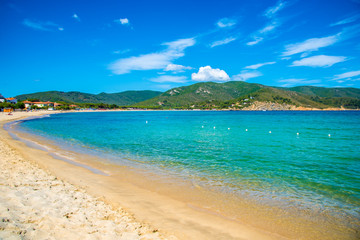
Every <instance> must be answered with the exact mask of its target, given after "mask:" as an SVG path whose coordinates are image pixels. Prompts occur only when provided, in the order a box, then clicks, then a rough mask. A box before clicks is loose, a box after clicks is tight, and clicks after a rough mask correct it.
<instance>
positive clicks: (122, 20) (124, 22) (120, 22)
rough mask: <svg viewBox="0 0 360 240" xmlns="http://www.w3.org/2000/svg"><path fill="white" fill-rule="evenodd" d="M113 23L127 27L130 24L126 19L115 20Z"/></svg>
mask: <svg viewBox="0 0 360 240" xmlns="http://www.w3.org/2000/svg"><path fill="white" fill-rule="evenodd" d="M114 22H116V23H119V24H121V25H129V24H130V22H129V19H127V18H120V19H116V20H114Z"/></svg>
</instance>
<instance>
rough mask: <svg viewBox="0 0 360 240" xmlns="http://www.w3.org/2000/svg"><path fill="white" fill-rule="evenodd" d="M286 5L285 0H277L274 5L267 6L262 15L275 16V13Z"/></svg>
mask: <svg viewBox="0 0 360 240" xmlns="http://www.w3.org/2000/svg"><path fill="white" fill-rule="evenodd" d="M285 5H286V2H283V1H279V2H278V3H277V4H276V5H275V6H273V7H270V8H268V9H267V10H266V11H265V13H264V15H265V16H266V17H268V18H273V17H275V15H276V13H277V12H279V11H280V10H281V9H283V8H284V7H285Z"/></svg>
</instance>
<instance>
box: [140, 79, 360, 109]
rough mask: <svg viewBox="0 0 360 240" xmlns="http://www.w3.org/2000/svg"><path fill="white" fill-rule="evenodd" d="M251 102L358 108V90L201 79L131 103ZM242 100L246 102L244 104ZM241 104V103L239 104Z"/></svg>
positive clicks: (193, 105)
mask: <svg viewBox="0 0 360 240" xmlns="http://www.w3.org/2000/svg"><path fill="white" fill-rule="evenodd" d="M254 101H258V102H273V103H279V104H288V105H295V106H303V107H312V108H328V107H341V106H344V107H345V108H353V109H354V108H359V107H360V89H356V88H321V87H311V86H304V87H294V88H279V87H269V86H265V85H260V84H256V83H246V82H238V81H236V82H235V81H233V82H226V83H214V82H203V83H196V84H193V85H190V86H185V87H178V88H173V89H170V90H168V91H166V92H164V93H162V94H160V95H159V96H157V97H154V98H152V99H149V100H146V101H143V102H139V103H137V104H134V106H138V107H140V106H141V107H161V108H228V107H230V106H234V105H237V106H240V108H241V106H242V105H241V104H243V107H244V106H248V105H249V104H251V103H252V102H254ZM244 102H246V103H245V104H244ZM240 103H241V104H240Z"/></svg>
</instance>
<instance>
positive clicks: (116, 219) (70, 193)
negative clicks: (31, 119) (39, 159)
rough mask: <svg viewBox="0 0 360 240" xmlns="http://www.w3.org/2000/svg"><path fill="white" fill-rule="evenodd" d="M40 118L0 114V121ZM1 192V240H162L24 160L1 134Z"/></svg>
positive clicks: (118, 210) (153, 231)
mask: <svg viewBox="0 0 360 240" xmlns="http://www.w3.org/2000/svg"><path fill="white" fill-rule="evenodd" d="M39 114H43V113H39V112H37V113H14V114H13V115H12V116H9V115H6V114H5V113H0V121H1V122H4V121H8V120H10V119H11V120H15V119H19V118H22V117H24V116H26V117H28V116H30V115H32V116H34V115H39ZM1 133H2V134H3V133H4V132H3V131H2V132H1ZM0 192H1V194H0V239H165V238H164V237H162V236H161V235H160V234H159V233H158V231H157V230H156V229H154V228H152V227H150V226H147V225H144V224H142V223H140V222H138V221H136V220H135V219H134V218H133V217H132V216H131V215H130V214H129V213H127V212H126V211H124V210H123V209H121V208H119V207H118V208H116V209H113V208H112V207H111V206H110V205H108V204H106V203H104V202H103V201H100V200H98V199H97V198H95V197H93V196H91V195H89V194H88V193H86V192H85V191H84V190H83V189H81V188H79V187H77V186H74V185H72V184H70V183H68V182H66V181H64V180H60V179H58V178H57V177H55V176H54V175H52V174H51V173H49V172H48V171H45V170H43V169H41V168H40V167H39V166H38V165H37V164H36V163H33V162H30V161H27V160H25V159H24V158H23V156H21V154H20V153H19V152H18V151H16V149H13V148H12V147H11V146H9V145H8V144H7V143H6V141H5V139H4V136H3V135H1V136H0Z"/></svg>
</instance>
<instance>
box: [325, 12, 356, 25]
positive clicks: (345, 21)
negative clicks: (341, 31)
mask: <svg viewBox="0 0 360 240" xmlns="http://www.w3.org/2000/svg"><path fill="white" fill-rule="evenodd" d="M358 18H360V14H357V15H354V16H351V17H348V18H345V19H343V20H341V21H338V22H336V23H333V24H330V26H331V27H333V26H338V25H344V24H348V23H352V22H355V21H356V20H358Z"/></svg>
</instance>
